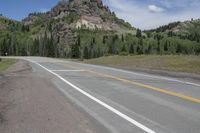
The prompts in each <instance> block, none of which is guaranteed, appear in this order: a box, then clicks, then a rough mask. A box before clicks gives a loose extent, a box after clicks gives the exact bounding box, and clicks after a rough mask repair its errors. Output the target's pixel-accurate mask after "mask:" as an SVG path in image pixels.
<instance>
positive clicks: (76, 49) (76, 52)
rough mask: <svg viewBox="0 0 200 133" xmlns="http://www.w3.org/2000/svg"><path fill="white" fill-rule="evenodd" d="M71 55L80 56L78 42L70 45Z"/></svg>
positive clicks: (76, 57) (73, 56)
mask: <svg viewBox="0 0 200 133" xmlns="http://www.w3.org/2000/svg"><path fill="white" fill-rule="evenodd" d="M71 57H72V58H75V59H78V58H80V49H79V45H78V42H76V43H75V44H74V45H72V46H71Z"/></svg>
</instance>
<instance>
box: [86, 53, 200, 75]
mask: <svg viewBox="0 0 200 133" xmlns="http://www.w3.org/2000/svg"><path fill="white" fill-rule="evenodd" d="M83 62H84V63H89V64H97V65H104V66H110V67H116V68H123V69H129V70H131V69H132V70H135V69H138V70H140V69H141V70H144V69H146V70H164V71H176V72H187V73H196V74H200V56H194V55H190V56H189V55H162V56H160V55H136V56H108V57H101V58H97V59H91V60H84V61H83Z"/></svg>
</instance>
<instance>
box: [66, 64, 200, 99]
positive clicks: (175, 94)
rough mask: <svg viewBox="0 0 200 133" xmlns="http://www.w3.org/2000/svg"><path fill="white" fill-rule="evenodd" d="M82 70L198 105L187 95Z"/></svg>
mask: <svg viewBox="0 0 200 133" xmlns="http://www.w3.org/2000/svg"><path fill="white" fill-rule="evenodd" d="M65 66H66V67H71V68H76V69H80V68H78V67H75V66H71V65H66V64H65ZM84 70H85V71H87V72H90V73H93V74H96V75H99V76H102V77H107V78H111V79H114V80H118V81H122V82H124V83H129V84H133V85H137V86H140V87H144V88H146V89H150V90H154V91H157V92H161V93H164V94H168V95H171V96H175V97H179V98H181V99H184V100H188V101H191V102H195V103H200V99H197V98H193V97H191V96H187V95H184V94H181V93H177V92H173V91H169V90H166V89H161V88H157V87H153V86H150V85H145V84H143V83H139V82H136V81H133V80H127V79H124V78H120V77H117V76H113V75H108V74H103V73H100V72H96V71H92V70H89V69H84Z"/></svg>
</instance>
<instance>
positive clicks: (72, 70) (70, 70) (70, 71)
mask: <svg viewBox="0 0 200 133" xmlns="http://www.w3.org/2000/svg"><path fill="white" fill-rule="evenodd" d="M50 71H52V72H83V71H85V70H50Z"/></svg>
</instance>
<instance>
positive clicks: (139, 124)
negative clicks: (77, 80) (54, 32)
mask: <svg viewBox="0 0 200 133" xmlns="http://www.w3.org/2000/svg"><path fill="white" fill-rule="evenodd" d="M28 61H29V62H32V63H34V64H37V65H38V66H40V67H42V68H43V69H45V70H46V71H48V72H49V73H51V74H53V75H55V76H56V77H58V78H59V79H61V80H62V81H64V82H65V83H66V84H68V85H69V86H71V87H73V88H74V89H76V90H77V91H79V92H80V93H82V94H84V95H85V96H87V97H88V98H90V99H91V100H93V101H95V102H97V103H98V104H100V105H102V106H103V107H105V108H107V109H108V110H110V111H112V112H113V113H115V114H117V115H118V116H120V117H122V118H123V119H125V120H127V121H129V122H130V123H132V124H134V125H135V126H137V127H139V128H140V129H142V130H143V131H145V132H147V133H156V132H155V131H153V130H151V129H149V128H148V127H146V126H144V125H142V124H141V123H139V122H137V121H136V120H134V119H132V118H130V117H129V116H127V115H125V114H123V113H122V112H120V111H118V110H117V109H115V108H113V107H111V106H110V105H108V104H106V103H104V102H102V101H101V100H99V99H97V98H95V97H94V96H92V95H90V94H89V93H87V92H85V91H83V90H82V89H80V88H78V87H77V86H75V85H73V84H72V83H70V82H69V81H67V80H66V79H64V78H63V77H61V76H60V75H58V74H56V73H54V72H52V71H51V70H49V69H47V68H46V67H44V66H42V65H40V64H39V63H37V62H35V61H32V60H28Z"/></svg>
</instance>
